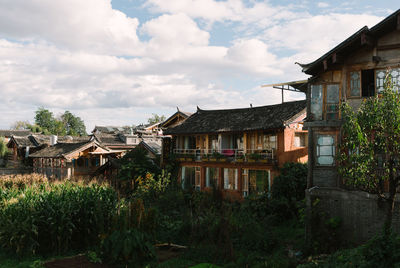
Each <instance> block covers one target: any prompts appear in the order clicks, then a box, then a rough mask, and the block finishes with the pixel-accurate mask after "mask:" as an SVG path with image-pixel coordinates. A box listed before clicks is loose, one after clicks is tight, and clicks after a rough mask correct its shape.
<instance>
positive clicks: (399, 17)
mask: <svg viewBox="0 0 400 268" xmlns="http://www.w3.org/2000/svg"><path fill="white" fill-rule="evenodd" d="M397 30H400V14H397Z"/></svg>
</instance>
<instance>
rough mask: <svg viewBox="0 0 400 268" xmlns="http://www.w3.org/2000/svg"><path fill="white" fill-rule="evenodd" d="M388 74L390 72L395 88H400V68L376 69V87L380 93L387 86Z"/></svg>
mask: <svg viewBox="0 0 400 268" xmlns="http://www.w3.org/2000/svg"><path fill="white" fill-rule="evenodd" d="M387 74H390V76H391V79H392V84H393V89H394V90H396V91H398V90H399V89H400V68H392V69H389V70H384V69H382V70H376V89H377V91H378V93H382V91H383V89H384V88H385V79H386V75H387Z"/></svg>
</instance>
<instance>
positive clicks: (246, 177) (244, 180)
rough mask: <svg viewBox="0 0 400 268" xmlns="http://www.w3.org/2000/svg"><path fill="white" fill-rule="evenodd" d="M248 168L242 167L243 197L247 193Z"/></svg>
mask: <svg viewBox="0 0 400 268" xmlns="http://www.w3.org/2000/svg"><path fill="white" fill-rule="evenodd" d="M248 175H249V170H248V169H243V174H242V180H243V197H246V196H248V195H249V176H248Z"/></svg>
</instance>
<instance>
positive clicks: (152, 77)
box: [0, 0, 381, 128]
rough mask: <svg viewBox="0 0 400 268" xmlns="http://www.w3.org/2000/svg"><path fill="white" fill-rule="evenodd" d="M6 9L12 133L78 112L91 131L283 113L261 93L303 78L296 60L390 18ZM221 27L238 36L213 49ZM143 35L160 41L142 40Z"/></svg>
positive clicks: (233, 4)
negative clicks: (186, 118) (267, 108)
mask: <svg viewBox="0 0 400 268" xmlns="http://www.w3.org/2000/svg"><path fill="white" fill-rule="evenodd" d="M3 2H5V3H4V4H3V5H1V6H0V96H1V104H2V105H0V113H1V115H2V116H1V117H0V127H2V128H4V127H8V126H9V125H11V124H12V123H13V122H14V121H15V120H23V119H32V117H33V111H35V110H36V109H37V107H38V106H44V107H46V108H49V109H51V110H52V111H54V112H55V113H59V112H63V111H64V110H66V109H68V110H71V111H72V112H73V113H76V114H77V115H79V116H81V117H82V118H83V119H84V120H85V122H86V123H87V125H88V126H89V128H91V127H92V126H93V125H94V124H96V123H97V124H113V125H119V124H121V125H122V124H132V123H139V122H143V121H145V118H146V117H147V116H150V115H151V112H162V113H164V114H165V113H168V111H170V112H171V113H173V112H175V107H176V106H179V107H180V108H181V109H182V110H187V111H193V110H194V109H195V107H196V105H199V106H200V107H201V108H204V109H216V108H228V107H229V108H233V107H243V106H248V104H249V103H253V105H265V104H269V103H277V102H279V101H280V99H281V97H280V92H279V91H278V90H274V89H266V88H260V87H258V86H257V87H255V86H256V85H260V84H263V83H272V82H280V81H286V80H296V79H303V78H304V77H305V76H304V74H302V73H301V72H300V68H299V67H298V66H295V65H294V62H295V61H302V62H304V61H311V60H315V59H316V58H317V57H319V56H320V55H322V54H323V53H325V52H326V51H327V50H329V49H331V48H332V47H333V46H334V45H336V44H337V43H339V42H341V41H343V40H344V39H345V38H347V37H348V36H349V35H351V34H353V33H354V32H355V31H356V30H358V29H359V28H360V27H362V26H363V25H365V24H368V25H372V24H374V23H376V22H377V21H378V20H380V19H381V18H379V17H376V16H372V15H351V14H338V13H335V14H326V15H317V16H311V15H310V14H308V13H306V12H304V11H301V10H304V9H300V11H299V10H296V9H295V8H294V7H293V6H290V5H289V6H285V7H282V6H276V5H272V4H270V2H267V1H264V2H260V1H249V2H248V3H247V4H244V2H243V1H240V0H227V1H216V0H171V1H165V0H148V1H147V7H148V8H150V9H152V10H153V11H155V12H161V13H162V14H160V15H159V16H157V17H152V18H151V19H149V20H147V21H143V23H142V24H139V21H138V19H136V18H130V17H127V16H126V15H125V14H124V13H122V12H120V11H117V10H115V9H113V8H112V6H111V2H110V0H85V1H81V0H68V1H61V2H60V1H53V0H41V1H39V0H32V1H22V0H4V1H3ZM216 21H218V22H220V23H221V25H222V26H223V27H236V28H235V29H234V30H233V31H234V32H235V36H234V37H231V38H230V40H231V43H229V42H226V43H225V44H223V45H218V46H216V45H210V43H211V41H210V40H212V39H213V36H212V34H213V31H212V28H204V27H205V26H204V25H205V23H204V22H206V24H207V23H209V24H211V25H212V23H214V22H216ZM232 22H234V23H232ZM260 29H262V31H260ZM137 31H139V32H140V33H142V34H144V35H146V37H148V39H147V38H146V40H145V41H144V40H139V38H138V36H137V34H136V33H137ZM211 44H212V43H211ZM282 51H284V52H285V51H289V52H287V53H283V52H282ZM227 81H228V82H227ZM241 83H242V84H241ZM247 86H248V87H249V88H250V90H245V88H246V87H247ZM227 88H229V90H227ZM287 97H288V98H289V97H290V98H295V97H294V96H289V95H288V96H287ZM243 103H246V105H243ZM166 115H168V114H166Z"/></svg>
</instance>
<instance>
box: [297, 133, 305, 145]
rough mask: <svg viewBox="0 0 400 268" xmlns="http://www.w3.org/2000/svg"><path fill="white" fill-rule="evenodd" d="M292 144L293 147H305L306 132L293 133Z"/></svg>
mask: <svg viewBox="0 0 400 268" xmlns="http://www.w3.org/2000/svg"><path fill="white" fill-rule="evenodd" d="M294 146H295V147H306V146H307V134H306V133H296V134H295V135H294Z"/></svg>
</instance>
